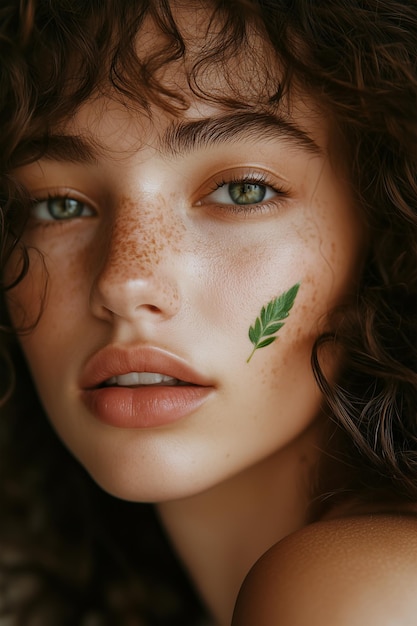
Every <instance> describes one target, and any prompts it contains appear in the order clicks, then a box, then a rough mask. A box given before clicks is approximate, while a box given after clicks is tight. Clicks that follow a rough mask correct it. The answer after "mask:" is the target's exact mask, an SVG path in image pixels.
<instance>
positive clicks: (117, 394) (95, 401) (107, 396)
mask: <svg viewBox="0 0 417 626" xmlns="http://www.w3.org/2000/svg"><path fill="white" fill-rule="evenodd" d="M212 391H213V389H212V387H198V386H186V385H184V386H178V387H163V386H158V387H133V388H128V387H103V388H100V389H91V390H87V391H84V392H83V394H82V399H83V401H84V403H85V404H86V406H87V408H88V409H89V410H90V411H91V413H92V414H93V415H94V416H95V417H96V418H97V419H98V420H100V421H101V422H104V423H105V424H109V425H110V426H116V427H118V428H155V427H157V426H166V425H168V424H172V423H173V422H176V421H177V420H179V419H181V418H183V417H186V416H187V415H190V414H191V413H193V412H194V411H195V410H196V409H198V408H199V407H200V406H201V404H203V402H204V401H205V400H206V399H207V397H208V396H209V395H210V393H211V392H212Z"/></svg>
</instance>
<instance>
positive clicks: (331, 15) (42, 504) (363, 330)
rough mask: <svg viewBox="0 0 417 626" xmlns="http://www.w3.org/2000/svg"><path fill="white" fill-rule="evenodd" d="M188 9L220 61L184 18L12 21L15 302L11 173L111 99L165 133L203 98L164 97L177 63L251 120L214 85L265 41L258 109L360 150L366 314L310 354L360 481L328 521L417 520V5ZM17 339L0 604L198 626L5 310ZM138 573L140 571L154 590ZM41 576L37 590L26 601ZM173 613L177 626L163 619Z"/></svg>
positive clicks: (113, 15)
mask: <svg viewBox="0 0 417 626" xmlns="http://www.w3.org/2000/svg"><path fill="white" fill-rule="evenodd" d="M183 4H184V5H185V6H189V7H191V8H195V9H196V10H197V9H198V8H202V7H206V8H207V7H208V6H210V10H211V11H212V13H211V20H210V21H209V24H208V27H207V37H206V42H207V43H206V45H203V46H202V47H201V50H200V53H199V55H197V57H195V56H192V55H190V53H189V50H188V47H187V38H186V36H185V35H184V34H183V33H182V31H181V28H180V25H179V24H178V23H177V21H176V19H175V10H173V11H171V3H170V2H169V0H142V1H139V0H138V1H137V2H130V1H129V0H90V1H89V2H84V0H53V1H52V0H20V2H16V0H9V1H8V0H5V1H4V2H3V3H2V7H1V8H0V63H1V66H0V120H1V146H2V149H1V151H0V162H1V166H0V203H1V211H0V258H1V265H0V267H1V268H4V267H5V265H6V264H7V262H8V261H9V259H10V257H11V255H12V254H13V255H14V257H16V256H17V255H20V256H19V257H18V258H20V259H21V261H20V266H19V272H18V276H17V277H16V280H15V281H14V282H13V284H4V283H2V291H3V292H5V291H6V290H8V291H9V293H10V294H12V293H13V286H14V285H15V284H16V283H17V282H19V281H20V280H22V278H23V277H24V276H25V275H26V273H27V272H28V270H29V257H28V252H27V250H25V248H24V247H23V246H22V244H21V242H20V237H21V234H22V232H23V230H24V227H25V222H26V219H27V214H28V210H29V207H30V198H29V197H28V196H27V193H26V192H25V190H24V189H23V188H22V187H21V186H20V185H19V183H18V181H16V179H15V178H14V176H13V170H14V168H15V167H16V166H19V165H22V164H24V163H26V162H27V161H28V159H29V160H35V159H36V158H39V157H40V156H41V154H42V152H43V150H45V149H46V148H47V144H48V134H49V132H50V130H51V129H55V128H59V124H60V123H61V122H62V121H63V120H65V119H67V118H69V117H70V116H71V115H73V114H74V112H75V111H76V110H77V109H78V107H79V106H80V105H81V104H82V103H83V102H85V101H86V100H87V99H88V98H93V97H95V96H97V95H99V94H107V95H111V97H117V98H119V100H120V101H121V102H123V103H124V104H125V105H126V106H129V107H132V108H133V107H140V108H141V109H142V110H143V111H145V112H147V113H148V114H149V115H151V108H150V105H151V104H152V105H154V106H158V107H162V108H163V109H164V110H166V111H168V112H170V113H172V114H181V112H182V111H184V110H185V109H186V108H187V106H188V99H187V97H186V95H185V94H184V92H182V91H179V90H175V89H174V88H169V87H167V86H166V85H164V84H163V82H162V81H161V80H160V76H161V71H162V70H163V68H164V67H165V66H166V65H167V64H169V63H173V62H179V61H181V62H182V63H183V66H184V71H185V72H186V73H187V78H188V85H189V88H190V90H191V92H192V93H194V94H195V95H196V97H198V98H201V99H205V100H214V101H215V102H217V103H219V104H221V105H222V106H224V107H229V108H231V109H233V108H235V107H240V108H241V107H242V99H241V94H239V93H237V90H236V89H235V88H234V87H233V81H232V80H231V81H230V92H229V94H228V95H225V94H224V93H223V94H218V93H215V94H212V93H208V92H207V90H205V89H204V74H205V72H207V71H209V69H210V68H211V67H212V66H213V65H217V66H218V67H220V68H222V69H223V72H224V75H225V76H226V78H227V64H228V61H230V60H231V59H233V58H235V57H236V56H237V55H239V54H241V53H242V51H243V50H245V49H246V48H247V47H249V45H250V44H249V38H248V36H247V35H248V29H249V28H255V30H256V31H257V32H258V33H260V34H261V35H262V36H263V37H264V39H265V41H267V42H268V45H270V46H271V47H272V49H273V50H274V51H275V53H276V57H277V59H278V60H279V63H280V71H281V73H280V79H279V82H278V81H277V79H276V77H275V75H274V72H273V71H272V70H269V68H268V67H266V61H265V60H264V61H262V57H261V56H260V55H259V54H256V50H253V52H254V54H253V57H254V61H253V62H254V64H255V65H256V63H257V64H258V67H259V69H260V70H261V75H263V76H265V85H264V88H263V89H262V91H261V93H258V94H255V93H253V94H251V92H250V91H249V92H248V94H247V98H246V102H245V103H244V105H245V106H262V107H266V108H267V107H273V106H274V105H276V103H278V102H280V101H281V100H282V99H288V100H290V98H291V94H292V92H293V91H294V85H302V86H303V89H305V90H306V91H307V92H309V93H310V94H311V95H312V97H313V98H315V100H316V102H317V104H318V106H319V107H320V108H321V111H322V113H323V115H324V114H327V115H328V117H329V119H331V121H332V127H333V129H334V130H335V132H337V134H338V136H339V137H341V138H342V141H343V146H344V150H345V152H346V154H347V155H348V159H349V162H348V165H349V171H350V183H351V188H352V194H353V196H354V199H355V202H356V203H357V206H358V207H359V208H360V209H361V212H362V215H363V221H364V223H365V225H366V229H367V233H368V241H369V244H368V248H367V251H366V260H365V262H364V269H363V274H362V276H361V277H360V280H359V285H358V289H357V293H356V294H355V298H354V301H353V303H350V304H349V305H346V306H345V307H344V308H343V309H339V310H337V311H334V312H332V314H331V316H330V317H329V328H331V329H332V330H331V332H328V333H325V334H323V335H322V336H321V337H319V338H318V339H317V341H316V344H315V346H314V350H313V354H312V367H313V371H314V373H315V376H316V379H317V381H318V384H319V386H320V388H321V390H322V391H323V393H324V397H325V406H326V411H327V413H328V415H329V417H330V418H331V423H332V424H333V425H334V426H333V431H332V432H331V433H330V437H331V441H330V442H329V450H330V451H331V454H332V457H336V461H335V462H336V463H338V464H339V465H340V464H342V465H344V466H345V467H346V472H345V479H344V480H343V481H339V483H338V484H332V483H331V482H330V481H329V480H327V476H326V475H327V474H328V472H326V464H325V462H324V465H323V467H322V472H321V474H322V475H321V477H320V480H319V484H318V489H320V491H321V494H322V496H323V497H327V498H328V502H329V503H334V501H335V498H336V499H337V498H340V497H342V496H343V497H344V496H345V494H346V493H350V494H355V495H357V496H358V497H359V496H361V495H362V497H366V498H368V499H369V498H370V497H371V498H372V497H373V498H375V499H377V498H379V499H381V498H384V497H386V498H388V497H390V498H394V497H395V498H400V499H403V500H404V499H405V500H407V501H416V500H417V414H416V412H417V371H416V370H417V336H416V335H417V331H416V326H417V315H416V303H417V236H416V235H417V5H413V4H412V3H410V2H408V1H406V0H404V1H400V0H332V2H327V3H321V2H318V1H317V2H315V1H314V0H229V1H227V2H226V1H225V0H212V1H211V2H210V3H200V2H198V1H197V0H195V1H193V0H189V1H188V2H184V3H182V4H181V6H182V5H183ZM173 8H174V9H175V4H174V3H173ZM145 19H152V20H153V22H154V24H155V25H156V26H157V27H158V28H159V29H160V32H161V34H162V35H163V43H162V44H161V46H160V47H159V48H157V49H154V50H152V51H151V52H150V53H149V55H148V56H147V57H146V58H139V57H138V54H137V52H136V49H135V45H134V44H135V41H136V38H137V37H138V36H140V32H141V29H142V26H143V23H144V20H145ZM139 87H140V88H139ZM28 154H29V157H28ZM330 321H331V323H330ZM0 324H1V327H0V330H2V331H3V335H4V340H3V345H4V347H3V353H4V354H5V357H6V360H4V365H3V360H1V359H0V368H1V369H0V372H1V380H2V381H6V383H7V380H8V379H7V376H9V372H10V359H12V360H13V363H14V367H15V371H16V372H18V376H16V385H15V386H16V390H15V393H13V394H11V397H10V398H9V399H8V401H7V402H6V401H4V402H3V408H2V413H1V419H0V446H1V455H0V475H1V477H2V480H1V482H0V484H1V487H0V501H1V502H2V506H1V508H2V520H0V536H1V537H3V539H2V540H0V551H1V553H2V556H1V565H0V592H1V591H2V589H3V588H4V589H6V588H7V585H9V586H10V584H12V585H13V584H14V585H15V589H16V583H15V581H16V580H19V581H21V582H20V583H19V585H20V586H19V589H21V590H22V592H21V597H20V598H19V599H18V601H16V600H15V601H13V598H12V597H10V598H8V599H7V598H6V600H7V602H6V600H4V601H3V610H4V611H7V610H8V611H9V613H10V614H13V615H16V616H17V617H16V624H22V625H25V624H30V623H31V618H32V616H34V615H36V616H40V617H41V620H42V624H45V626H46V625H47V624H51V626H53V625H56V624H57V623H59V624H60V625H63V626H64V625H66V624H68V625H73V624H77V626H79V625H80V624H89V623H93V622H89V621H88V620H89V619H91V620H93V619H96V620H97V621H95V622H94V624H96V623H97V624H103V625H104V624H109V625H110V624H115V623H117V624H118V625H120V626H122V625H126V626H128V625H130V624H134V625H140V624H152V625H154V626H156V625H157V624H171V625H172V624H175V623H178V624H182V625H184V626H185V624H187V623H188V622H187V619H190V620H191V619H194V617H195V615H196V614H197V613H198V612H199V611H200V610H201V609H200V608H199V606H198V603H196V602H195V601H194V602H192V601H191V597H192V596H191V595H190V591H189V587H188V586H187V581H186V580H185V579H184V578H181V584H179V585H176V586H175V585H174V586H173V583H172V580H173V579H175V578H176V574H174V572H176V568H177V567H178V566H177V565H176V564H175V561H174V559H173V557H172V556H170V552H169V547H168V545H167V542H166V540H165V538H164V536H163V534H162V531H160V530H159V529H158V526H157V523H156V520H155V517H154V515H153V513H152V512H151V511H150V510H149V509H148V508H147V507H146V506H145V505H144V506H142V505H133V504H128V503H121V502H115V501H114V500H113V499H112V498H110V497H109V496H107V495H106V494H103V493H102V492H101V491H100V490H99V489H98V488H97V487H96V486H95V485H94V484H93V483H92V481H91V480H90V479H89V478H88V477H87V476H86V475H85V473H84V471H83V470H82V469H81V468H80V467H78V465H77V464H76V462H75V461H74V460H73V459H72V457H71V456H70V454H69V453H68V452H67V451H66V450H65V449H64V448H63V446H62V445H61V444H60V442H59V441H58V440H57V439H56V437H55V435H54V433H53V432H52V430H51V428H50V427H49V425H48V423H47V421H46V420H45V418H44V414H43V410H42V407H41V406H40V405H39V402H38V399H37V397H36V393H35V391H34V390H33V385H32V383H31V381H30V377H29V374H28V373H27V369H26V366H25V364H24V362H23V359H22V356H21V354H20V351H19V348H18V346H17V342H16V341H15V339H14V336H13V334H12V333H11V332H10V324H9V322H8V319H7V312H6V308H5V305H4V302H2V303H0ZM333 345H335V346H337V349H338V350H341V353H342V355H343V362H342V367H341V371H340V372H339V374H338V377H337V380H336V381H331V382H330V381H328V380H327V379H326V377H325V375H324V372H323V370H322V367H321V365H320V354H321V351H322V350H323V349H324V350H325V349H328V348H329V347H330V348H332V346H333ZM11 382H13V381H10V383H11ZM4 387H5V388H4V389H1V390H0V391H1V392H2V393H4V394H6V392H7V391H10V384H9V383H7V384H5V385H4ZM9 395H10V394H9ZM22 422H23V427H22ZM332 462H334V461H333V459H332ZM334 474H336V473H334ZM337 474H338V476H340V472H339V473H337ZM56 476H60V482H59V484H57V481H56ZM63 493H65V498H64V499H63V498H62V494H63ZM3 512H4V515H3ZM81 512H82V513H81ZM121 518H123V523H124V524H125V523H130V524H131V526H130V528H131V531H132V533H133V531H134V529H135V528H138V527H140V528H141V529H142V530H141V536H145V535H146V533H151V534H152V537H153V541H152V542H151V543H149V542H148V541H145V542H143V544H144V545H139V546H138V551H137V553H136V554H131V555H130V552H131V546H127V545H123V540H122V541H121V542H120V543H117V542H116V541H115V539H114V536H117V534H118V533H117V532H113V530H114V528H115V525H116V524H117V521H118V520H119V519H121ZM22 520H24V521H22ZM128 520H130V522H128ZM119 534H120V533H119ZM125 534H126V535H127V536H129V532H126V533H125ZM136 534H137V533H135V536H136ZM146 536H147V535H146ZM69 541H71V542H72V543H71V545H70V546H69V543H68V542H69ZM138 543H139V542H138ZM150 545H151V549H150V548H149V546H150ZM6 546H7V550H6ZM161 546H162V547H161ZM127 554H129V555H130V556H131V557H132V561H130V560H129V559H128V558H127V556H126V555H127ZM3 555H4V556H3ZM155 555H157V556H156V557H155ZM155 559H158V567H155ZM133 562H135V563H136V564H139V565H137V570H138V571H136V572H134V571H133V567H132V565H131V563H133ZM141 565H142V567H141ZM163 570H166V572H167V576H166V577H165V578H164V576H163ZM24 577H26V579H27V578H28V577H29V578H30V580H31V584H32V586H29V587H24V585H23V582H22V581H23V580H24ZM161 598H163V599H164V601H163V602H161V601H160V599H161ZM181 598H182V600H181ZM162 604H165V605H167V606H169V607H170V612H169V614H167V615H166V614H162V612H158V607H160V606H162Z"/></svg>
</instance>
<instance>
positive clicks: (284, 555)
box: [232, 515, 417, 626]
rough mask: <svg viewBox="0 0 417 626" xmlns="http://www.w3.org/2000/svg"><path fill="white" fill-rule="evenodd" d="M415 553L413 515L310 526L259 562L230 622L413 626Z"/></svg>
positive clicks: (416, 539) (263, 625)
mask: <svg viewBox="0 0 417 626" xmlns="http://www.w3.org/2000/svg"><path fill="white" fill-rule="evenodd" d="M416 558H417V535H416V519H415V516H414V515H411V516H403V517H392V516H386V515H381V516H364V517H362V516H353V517H348V518H345V519H337V520H332V521H326V522H320V523H318V524H313V525H311V526H307V527H306V528H304V529H303V530H301V531H299V532H297V533H295V534H293V535H291V536H290V537H288V538H287V539H284V540H283V541H281V542H280V543H278V544H277V545H275V546H274V547H273V548H271V550H269V551H268V552H267V553H266V554H265V555H264V556H263V557H262V558H261V559H260V560H259V562H258V563H256V565H255V566H254V568H253V570H252V571H251V572H250V574H249V575H248V577H247V579H246V581H245V583H244V585H243V587H242V590H241V593H240V596H239V599H238V602H237V606H236V610H235V614H234V618H233V622H232V626H270V625H271V624H274V625H275V624H277V625H278V624H280V625H281V624H282V625H285V626H303V625H304V624H307V623H308V624H309V625H311V626H321V625H322V624H337V626H361V625H362V624H378V625H380V626H394V625H395V626H412V625H413V624H415V619H416V617H415V616H416V613H415V611H416V608H417V603H416V599H415V589H416V585H417V569H416Z"/></svg>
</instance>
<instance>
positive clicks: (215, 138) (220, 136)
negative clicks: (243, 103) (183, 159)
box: [161, 111, 323, 155]
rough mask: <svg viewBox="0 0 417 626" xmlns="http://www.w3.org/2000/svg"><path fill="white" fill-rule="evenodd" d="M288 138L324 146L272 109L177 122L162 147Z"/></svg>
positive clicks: (310, 147)
mask: <svg viewBox="0 0 417 626" xmlns="http://www.w3.org/2000/svg"><path fill="white" fill-rule="evenodd" d="M242 140H249V141H260V140H261V141H277V140H284V141H288V142H289V143H290V144H292V145H294V146H295V147H298V148H301V149H303V150H306V151H308V152H310V153H312V154H316V155H321V154H323V150H322V149H321V148H320V147H319V146H318V144H317V143H316V142H315V141H314V139H313V138H312V137H310V135H309V134H308V133H306V132H305V131H304V130H303V129H301V128H300V127H299V126H297V125H296V124H294V122H292V121H290V120H288V119H286V118H284V117H281V116H279V115H272V114H269V113H258V112H255V111H241V112H236V113H228V114H226V115H222V116H216V117H211V118H206V119H203V120H196V121H184V122H173V123H172V124H171V126H170V127H168V129H167V131H166V132H165V134H164V136H163V138H162V141H161V148H162V150H165V151H167V152H170V153H172V154H178V153H179V154H182V153H187V152H191V151H192V150H195V149H199V148H204V147H208V146H216V145H221V144H223V143H226V142H229V141H242Z"/></svg>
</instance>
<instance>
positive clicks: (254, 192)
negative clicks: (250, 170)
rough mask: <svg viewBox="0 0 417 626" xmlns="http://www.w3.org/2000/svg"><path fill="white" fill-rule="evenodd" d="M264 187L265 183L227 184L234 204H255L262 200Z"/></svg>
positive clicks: (264, 193) (264, 192) (264, 191)
mask: <svg viewBox="0 0 417 626" xmlns="http://www.w3.org/2000/svg"><path fill="white" fill-rule="evenodd" d="M266 189H267V188H266V187H265V185H258V184H256V183H249V182H239V183H230V184H229V185H228V192H229V195H230V197H231V199H232V200H233V202H236V204H256V203H258V202H262V200H264V198H265V195H266Z"/></svg>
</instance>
